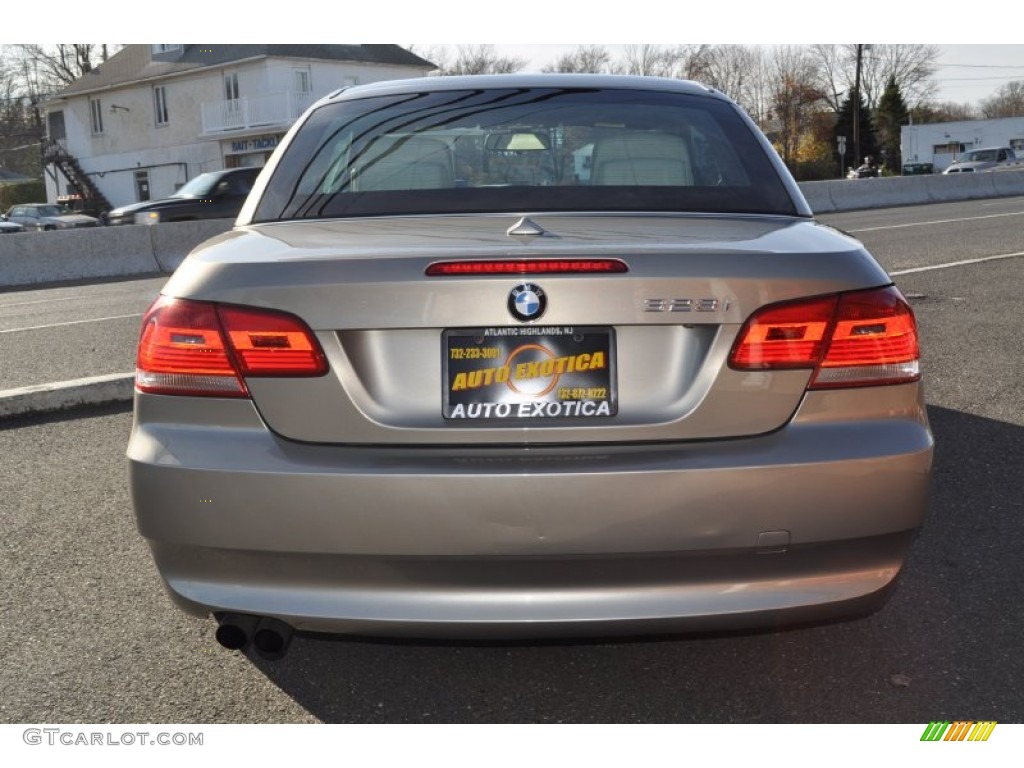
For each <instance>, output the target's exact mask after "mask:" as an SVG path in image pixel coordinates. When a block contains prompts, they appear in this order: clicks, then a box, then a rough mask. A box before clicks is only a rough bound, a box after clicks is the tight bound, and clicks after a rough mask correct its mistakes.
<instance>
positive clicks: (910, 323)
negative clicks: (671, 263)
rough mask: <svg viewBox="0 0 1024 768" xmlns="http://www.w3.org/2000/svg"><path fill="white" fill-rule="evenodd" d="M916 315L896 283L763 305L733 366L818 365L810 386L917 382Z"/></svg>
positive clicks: (740, 342)
mask: <svg viewBox="0 0 1024 768" xmlns="http://www.w3.org/2000/svg"><path fill="white" fill-rule="evenodd" d="M918 358H919V351H918V344H917V326H916V324H915V322H914V313H913V311H912V310H911V308H910V305H909V304H907V302H906V300H905V299H904V298H903V296H902V295H901V294H900V292H899V291H898V290H896V288H894V287H889V288H878V289H873V290H869V291H857V292H854V293H845V294H838V295H835V296H824V297H819V298H815V299H807V300H803V301H794V302H787V303H784V304H775V305H772V306H769V307H765V308H764V309H762V310H760V311H759V312H756V313H754V315H752V316H751V317H750V319H748V320H747V322H746V324H745V325H744V326H743V329H742V330H741V331H740V334H739V336H738V338H737V340H736V343H735V344H734V345H733V350H732V354H731V355H730V357H729V364H730V365H731V366H732V367H733V368H736V369H739V370H770V369H780V368H813V369H815V371H814V374H813V376H812V377H811V382H810V385H809V387H810V388H811V389H821V388H826V387H852V386H863V385H867V384H897V383H902V382H908V381H917V380H918V379H919V378H920V377H921V375H920V367H919V363H918Z"/></svg>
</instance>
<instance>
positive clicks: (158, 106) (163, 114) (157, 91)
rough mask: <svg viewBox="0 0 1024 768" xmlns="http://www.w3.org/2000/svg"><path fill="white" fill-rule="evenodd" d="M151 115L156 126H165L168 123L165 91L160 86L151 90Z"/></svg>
mask: <svg viewBox="0 0 1024 768" xmlns="http://www.w3.org/2000/svg"><path fill="white" fill-rule="evenodd" d="M153 114H154V115H155V117H156V124H157V125H167V123H169V122H170V119H169V118H168V116H167V89H166V88H164V86H162V85H158V86H157V87H156V88H154V89H153Z"/></svg>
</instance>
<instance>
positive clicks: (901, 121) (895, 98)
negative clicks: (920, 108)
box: [875, 75, 910, 173]
mask: <svg viewBox="0 0 1024 768" xmlns="http://www.w3.org/2000/svg"><path fill="white" fill-rule="evenodd" d="M909 119H910V111H909V110H908V109H907V104H906V102H905V101H904V100H903V94H902V93H900V87H899V85H897V83H896V78H895V77H894V76H892V75H890V76H889V82H888V83H887V84H886V86H885V92H884V93H883V94H882V98H881V99H879V100H878V109H876V110H875V124H876V125H877V126H878V145H879V148H880V149H881V150H882V155H883V157H884V158H885V164H886V165H887V166H888V167H889V170H890V171H891V172H893V173H899V172H900V170H901V169H902V168H903V161H902V158H901V156H900V128H901V127H902V126H904V125H906V124H907V122H908V121H909Z"/></svg>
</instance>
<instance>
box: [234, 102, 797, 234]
mask: <svg viewBox="0 0 1024 768" xmlns="http://www.w3.org/2000/svg"><path fill="white" fill-rule="evenodd" d="M506 211H521V212H526V211H694V212H723V213H771V214H785V215H793V214H795V213H796V209H795V207H794V205H793V201H792V199H791V198H790V196H789V194H788V193H787V192H786V189H785V187H784V186H783V183H782V180H781V179H780V177H779V175H778V173H777V172H776V170H775V168H774V166H773V165H772V163H771V162H770V160H769V158H768V156H767V154H766V152H765V149H764V148H763V146H762V145H761V143H760V142H759V141H758V140H757V138H756V136H755V135H754V133H753V132H752V130H751V129H750V128H749V127H748V125H747V124H746V123H745V122H744V121H743V119H742V118H741V117H740V115H739V113H738V112H737V110H736V108H735V107H733V106H732V105H731V104H729V103H727V102H724V101H721V100H719V99H716V98H712V97H703V96H695V95H687V94H678V93H664V92H657V91H641V90H615V89H606V90H595V89H579V88H572V89H561V88H544V89H537V88H531V89H500V90H499V89H487V90H467V91H434V92H425V93H416V94H402V95H398V96H394V95H393V96H377V97H369V98H363V99H350V100H344V101H340V102H335V103H332V104H328V105H325V106H323V107H320V108H319V109H317V110H316V112H314V113H313V114H312V115H311V116H310V118H309V120H307V121H306V123H305V124H304V125H303V126H302V128H301V129H300V131H299V133H298V134H297V135H296V137H295V138H294V140H293V141H292V142H291V143H290V145H289V146H288V148H287V149H286V151H285V154H284V156H283V157H282V158H281V161H280V163H279V164H278V167H277V170H276V172H275V173H274V175H273V176H272V178H271V179H270V182H269V185H268V187H267V190H266V192H265V193H264V195H263V197H262V199H261V200H260V202H259V205H258V206H257V209H256V215H255V217H254V218H255V220H256V221H274V220H281V219H303V218H323V217H339V216H375V215H393V214H432V213H491V212H506Z"/></svg>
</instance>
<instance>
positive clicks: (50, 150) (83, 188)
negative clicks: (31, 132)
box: [43, 139, 113, 216]
mask: <svg viewBox="0 0 1024 768" xmlns="http://www.w3.org/2000/svg"><path fill="white" fill-rule="evenodd" d="M43 163H44V164H52V165H55V166H57V168H58V169H60V172H61V173H62V174H64V177H65V178H66V179H67V180H68V183H69V184H70V185H71V186H72V187H73V188H74V189H75V191H76V192H77V193H78V196H79V197H80V198H81V200H82V203H81V212H82V213H87V214H89V215H91V216H99V215H101V214H103V213H105V212H107V211H109V210H110V209H111V208H112V207H113V206H111V205H110V201H109V200H107V198H106V196H105V195H104V194H103V193H102V192H100V190H99V187H97V186H96V184H95V183H94V182H93V180H92V178H91V177H90V176H89V174H87V173H86V172H85V171H83V170H82V166H81V165H79V163H78V159H77V158H75V156H74V155H72V154H71V153H70V152H68V148H67V145H66V144H65V143H64V140H63V139H43Z"/></svg>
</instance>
